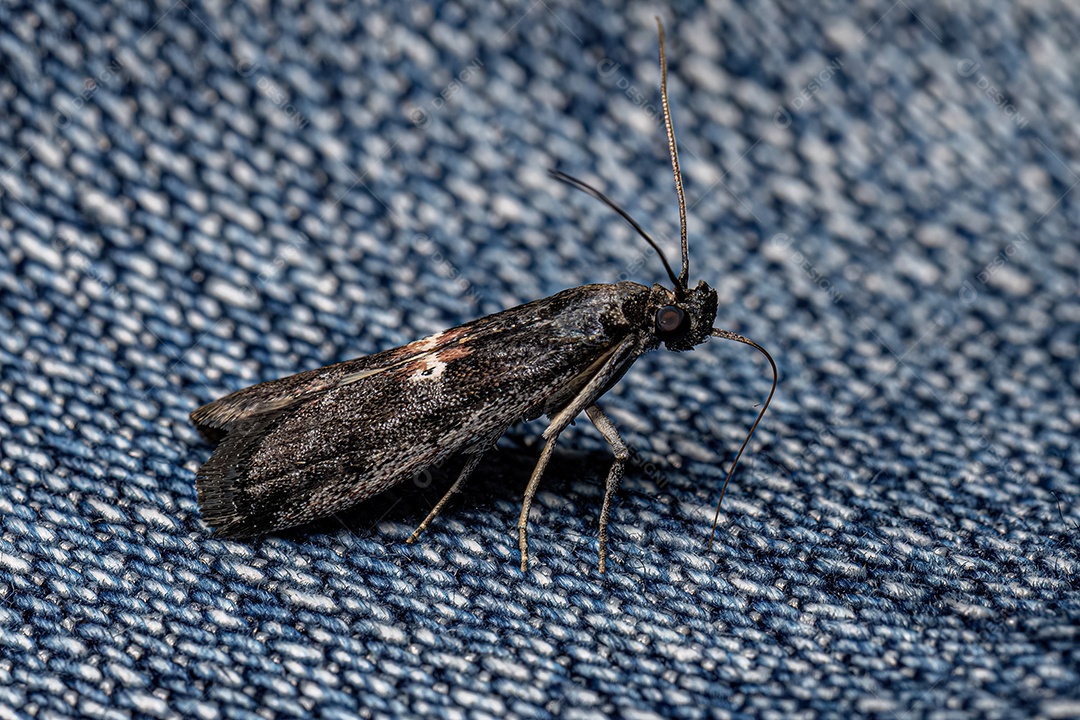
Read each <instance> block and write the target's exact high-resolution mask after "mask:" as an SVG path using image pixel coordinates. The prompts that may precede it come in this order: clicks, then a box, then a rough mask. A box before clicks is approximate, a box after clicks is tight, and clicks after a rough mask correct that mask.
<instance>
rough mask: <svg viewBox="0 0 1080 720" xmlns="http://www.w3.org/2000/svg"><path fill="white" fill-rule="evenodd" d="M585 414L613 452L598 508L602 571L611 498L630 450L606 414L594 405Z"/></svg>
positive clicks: (605, 552) (616, 488) (605, 558)
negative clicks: (601, 505)
mask: <svg viewBox="0 0 1080 720" xmlns="http://www.w3.org/2000/svg"><path fill="white" fill-rule="evenodd" d="M585 414H586V415H588V416H589V419H590V420H592V424H593V425H595V426H596V429H597V430H599V431H600V434H601V435H603V436H604V439H605V440H607V441H608V445H611V451H612V452H613V453H615V462H613V463H612V464H611V470H610V471H609V472H608V476H607V485H606V486H605V487H604V504H603V507H601V509H600V572H604V563H605V561H606V560H607V526H608V520H609V519H610V518H611V499H612V498H613V497H615V491H616V490H618V489H619V483H620V482H622V478H623V471H624V470H625V469H626V461H627V459H628V458H629V457H630V451H629V450H627V449H626V443H625V442H623V439H622V437H621V436H620V435H619V431H618V430H616V429H615V425H614V424H612V422H611V420H609V419H608V416H607V415H605V414H604V412H603V411H602V410H601V409H600V408H598V407H597V406H596V405H590V406H589V407H587V408H585Z"/></svg>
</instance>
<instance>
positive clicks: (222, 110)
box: [0, 0, 1080, 720]
mask: <svg viewBox="0 0 1080 720" xmlns="http://www.w3.org/2000/svg"><path fill="white" fill-rule="evenodd" d="M654 15H659V16H661V17H662V18H663V20H664V22H665V25H666V29H667V40H668V58H669V63H670V74H671V77H670V94H671V102H672V108H673V113H674V119H675V127H676V131H677V134H678V137H679V140H680V143H681V152H682V155H681V158H682V161H683V169H684V172H685V176H686V185H687V198H688V204H689V216H690V222H689V228H690V258H691V265H690V271H691V272H690V274H691V282H692V283H696V282H697V281H698V280H699V279H704V280H706V281H707V282H709V283H710V284H712V285H713V286H715V287H716V288H717V289H718V291H719V294H720V313H719V316H718V318H717V324H718V325H719V326H720V327H723V328H726V329H729V330H733V331H736V332H740V333H743V334H745V335H747V336H749V337H751V338H754V339H755V340H757V341H758V342H760V343H761V344H762V345H764V346H765V347H766V348H768V349H769V350H770V351H771V352H772V353H773V355H774V356H775V357H776V358H777V360H778V363H779V365H780V373H781V379H780V390H779V392H778V395H777V399H776V401H775V403H774V405H773V407H772V410H771V411H770V413H769V414H768V416H767V417H766V419H765V421H764V423H763V425H762V426H761V428H760V429H759V431H758V433H757V435H756V437H755V439H754V441H753V442H752V443H751V446H750V449H749V454H748V455H747V457H746V458H745V465H744V466H743V467H741V469H740V471H739V472H738V473H736V475H735V479H734V481H733V483H732V485H731V487H730V488H729V492H728V495H727V499H726V500H725V504H724V507H723V512H722V513H721V515H720V523H719V526H718V530H717V534H716V542H715V543H714V545H713V547H712V549H711V550H706V546H707V542H708V537H709V530H710V527H711V524H712V518H713V512H714V508H715V503H716V500H717V497H718V495H719V491H720V486H721V483H722V480H723V476H724V472H725V469H726V467H727V466H728V464H729V463H730V462H731V460H732V458H733V456H734V452H735V450H736V449H737V447H738V444H739V442H740V441H741V439H742V437H743V436H744V434H745V432H746V430H747V428H748V427H749V424H750V423H751V422H752V420H753V418H754V416H755V414H756V413H757V410H758V408H759V407H760V403H761V402H762V401H763V400H764V398H765V395H766V393H767V391H768V387H769V379H770V375H769V373H768V369H767V366H766V364H765V363H764V362H763V361H762V359H761V358H760V357H759V356H757V355H756V353H754V352H753V351H752V350H751V349H749V348H746V347H743V346H739V345H737V344H734V343H722V342H711V343H709V344H707V345H705V346H702V347H699V348H698V349H697V350H696V351H695V352H692V353H686V354H680V355H676V354H673V353H668V352H657V353H653V354H651V355H649V356H646V357H643V358H642V359H641V360H639V362H638V364H637V365H635V367H634V368H633V369H632V370H631V372H630V373H629V374H628V375H627V376H626V377H625V378H624V379H623V381H622V382H621V383H620V385H619V386H618V387H617V388H616V389H614V390H613V391H612V392H611V393H609V395H608V396H607V397H606V398H605V399H604V401H602V403H601V407H602V408H604V410H605V411H606V412H607V413H608V414H609V415H610V416H611V418H612V419H613V421H614V422H615V424H616V425H617V426H618V427H619V428H620V429H621V431H622V433H623V435H624V437H625V439H626V440H627V443H628V444H629V445H630V447H631V449H632V458H631V459H632V462H631V464H630V467H629V469H628V472H627V476H626V479H625V481H624V484H623V488H622V491H621V492H620V494H619V495H618V497H617V500H616V503H615V507H614V511H613V514H612V519H611V535H610V543H611V556H610V557H609V562H608V572H607V573H605V574H604V575H603V576H601V575H598V573H597V571H596V560H597V542H596V534H597V523H598V517H599V512H600V501H601V497H602V486H603V480H604V477H605V475H606V473H607V468H608V466H609V464H610V462H611V457H612V456H611V451H610V449H609V448H608V446H607V444H606V443H605V442H604V441H603V439H602V438H601V437H600V436H599V434H598V433H597V432H596V431H595V430H594V429H593V428H592V427H591V426H590V424H589V423H588V422H585V421H584V419H582V421H581V422H579V423H578V424H577V425H576V426H575V427H574V428H571V429H570V430H569V431H568V432H567V433H566V434H564V435H563V437H562V439H561V441H560V449H559V450H558V451H557V452H556V455H555V459H554V460H553V463H552V466H551V469H550V470H549V472H548V473H547V476H546V477H545V478H544V481H543V484H542V490H541V492H540V494H539V496H538V501H537V503H536V505H535V506H534V509H533V513H532V516H531V522H530V530H531V542H532V546H531V547H532V553H533V561H532V566H531V568H530V569H529V571H528V572H527V573H525V574H522V573H521V572H520V570H519V569H518V550H517V537H516V530H515V525H516V521H517V515H518V512H519V510H520V498H521V494H522V492H523V490H524V488H525V485H526V482H527V480H528V476H529V472H530V470H531V468H532V465H533V463H534V462H535V460H536V457H537V454H538V440H539V435H540V433H541V432H542V430H543V427H544V422H545V421H537V422H533V423H530V424H527V425H523V426H517V427H515V428H514V429H512V431H511V432H510V433H509V434H508V436H507V437H506V438H504V439H503V440H502V441H501V442H500V445H499V447H500V451H499V452H495V453H492V454H491V455H489V456H488V457H487V458H486V459H485V461H484V462H483V463H482V464H481V466H480V468H479V470H478V471H477V473H476V475H475V477H474V479H473V480H472V482H470V484H469V485H468V487H467V491H466V492H465V493H463V495H462V496H461V497H459V498H458V499H457V500H455V501H454V502H453V503H452V505H451V506H450V507H449V508H448V509H447V510H446V511H445V512H444V513H443V515H442V516H441V517H439V518H438V520H437V521H436V523H435V524H434V525H433V527H432V528H431V529H430V530H429V531H428V532H427V533H426V534H425V536H424V537H423V539H422V541H421V542H420V543H419V544H417V545H407V544H405V542H404V541H405V538H406V537H408V535H409V533H410V532H411V531H412V529H413V528H414V527H415V525H416V524H417V523H418V522H419V521H420V520H421V519H422V518H423V516H424V515H425V514H426V512H427V510H428V509H429V508H430V507H431V506H432V504H433V503H434V502H435V501H437V500H438V498H439V497H441V495H442V492H443V490H445V488H446V487H447V486H448V484H449V482H451V481H452V479H453V473H454V470H455V469H456V468H455V467H452V466H448V467H446V468H440V469H437V470H436V471H435V472H433V473H432V474H430V475H424V476H422V477H420V478H417V480H416V482H412V483H407V486H406V487H402V488H400V489H399V490H397V491H394V492H391V493H389V494H388V495H387V496H385V497H380V498H378V499H376V500H375V501H373V502H371V503H369V504H367V505H364V506H362V507H359V508H357V509H356V510H355V511H351V512H350V513H347V514H344V515H342V516H339V517H335V518H330V519H328V520H326V521H323V522H320V523H315V524H312V525H309V526H306V527H304V528H299V529H297V530H294V531H289V532H286V533H278V534H275V535H273V536H270V537H267V538H263V539H256V540H253V541H250V542H233V541H220V540H215V539H213V538H212V536H211V534H210V532H209V531H208V529H207V528H206V526H205V525H203V524H202V523H201V521H200V517H199V513H198V507H197V505H196V496H195V489H194V478H195V472H196V470H197V469H198V467H199V465H200V464H201V463H202V462H203V461H205V460H206V459H207V458H208V457H209V456H210V453H211V450H212V448H211V447H210V446H209V445H207V444H206V443H204V442H203V441H202V440H201V439H200V438H199V436H198V434H197V433H196V431H195V430H194V428H193V427H192V426H191V425H190V423H189V421H188V419H187V415H188V413H189V412H190V411H191V410H193V409H195V408H196V407H198V406H199V405H202V404H203V403H206V402H208V401H210V400H213V399H215V398H217V397H219V396H221V395H224V394H226V393H228V392H231V391H233V390H236V389H239V388H242V387H245V386H247V385H250V384H253V383H256V382H259V381H263V380H270V379H273V378H277V377H281V376H284V375H288V374H291V373H294V372H297V371H300V370H306V369H310V368H315V367H319V366H321V365H325V364H328V363H331V362H336V361H339V360H344V359H348V358H351V357H355V356H357V355H362V354H367V353H371V352H375V351H378V350H383V349H387V348H390V347H394V346H396V345H399V344H402V343H405V342H408V341H410V340H413V339H416V338H419V337H422V336H424V335H426V334H429V333H432V332H435V331H438V330H441V329H444V328H447V327H452V326H454V325H457V324H460V323H462V322H465V321H467V320H471V319H473V318H476V317H479V316H481V315H484V314H487V313H491V312H495V311H497V310H501V309H503V308H506V307H511V306H514V305H517V304H521V303H524V302H527V301H530V300H534V299H537V298H540V297H544V296H546V295H550V294H552V293H554V292H557V291H559V290H562V289H564V288H567V287H573V286H576V285H580V284H584V283H590V282H615V281H617V280H620V279H627V278H629V279H633V280H636V281H639V282H642V283H646V284H651V283H653V282H657V281H660V282H664V283H665V284H666V282H667V281H666V279H665V276H664V273H663V268H662V266H661V265H660V263H659V260H658V259H657V258H656V256H655V255H654V254H653V253H652V251H651V250H649V248H648V247H647V246H646V245H645V244H644V243H643V242H642V241H641V240H640V239H639V238H637V237H636V236H635V235H634V233H633V232H632V230H630V229H629V228H628V227H627V226H626V225H625V224H624V223H623V222H622V221H621V220H620V219H619V218H618V217H616V216H615V215H614V214H613V213H612V212H611V211H610V210H608V209H607V208H605V207H604V206H602V205H601V204H600V203H597V202H595V201H594V200H592V199H590V198H588V197H586V196H584V195H582V194H581V193H576V192H574V191H572V190H571V189H570V188H567V187H566V186H563V185H561V184H560V183H558V182H556V181H554V180H552V179H550V178H549V176H548V174H547V173H548V169H549V168H553V167H557V168H560V169H562V170H564V171H566V172H569V173H571V174H574V175H577V176H579V177H581V178H583V179H585V180H587V181H589V182H592V183H595V184H596V185H597V186H598V187H600V188H601V189H603V190H604V191H605V192H606V193H608V194H609V195H610V196H611V197H612V198H614V199H615V200H616V201H618V202H620V203H621V204H623V205H624V206H625V207H626V209H627V210H628V211H629V212H630V213H631V214H632V215H634V216H635V217H636V218H637V220H638V221H639V222H641V223H642V224H643V225H644V226H645V227H646V228H648V229H650V231H652V232H653V233H654V234H655V235H656V237H657V238H658V240H660V242H661V243H662V244H663V245H664V247H665V248H666V249H667V252H668V255H669V257H670V258H671V259H672V261H673V262H674V261H677V257H678V215H677V208H676V204H675V194H674V188H673V184H672V179H671V172H670V165H669V162H668V159H667V148H666V143H665V140H664V137H663V132H662V127H661V115H660V111H659V107H660V105H659V71H658V63H657V38H656V28H655V22H654V20H653V17H654ZM1078 15H1080V13H1078V11H1077V9H1076V7H1075V5H1073V4H1071V3H1068V2H1065V1H1062V2H1056V3H1055V2H1037V1H1033V2H1025V3H1009V2H974V3H961V2H919V1H911V2H905V1H904V0H900V1H899V2H896V3H892V2H890V0H881V1H879V0H874V1H868V2H858V3H851V4H849V3H841V2H820V3H814V2H805V3H804V2H794V1H791V2H766V3H756V2H745V3H744V2H716V3H713V4H710V5H707V6H698V5H696V4H692V3H673V4H670V5H669V4H663V5H652V4H647V3H637V2H635V3H630V4H623V3H617V2H608V3H590V4H589V7H588V8H580V7H576V6H575V5H573V4H569V3H561V2H548V1H545V0H539V1H537V2H535V3H531V2H525V3H520V4H516V3H512V4H503V5H493V4H488V3H464V4H462V3H452V4H445V5H435V6H431V7H421V6H410V5H408V4H401V5H397V4H393V3H388V4H386V5H381V4H379V5H368V4H359V3H343V2H331V1H329V0H316V2H313V3H261V2H256V3H243V4H239V3H238V4H234V3H227V2H198V1H189V0H180V1H179V2H171V1H166V2H159V3H154V4H152V5H142V4H139V3H124V2H111V3H103V4H92V3H90V4H87V3H78V2H75V3H71V4H70V5H66V6H65V5H62V4H51V3H46V2H38V3H30V4H14V5H13V4H11V3H8V2H4V3H3V4H0V66H2V74H0V248H2V251H3V252H2V256H0V363H2V365H0V717H3V718H25V717H38V718H60V717H100V718H143V717H154V718H179V717H185V718H188V717H190V718H208V719H209V718H290V717H320V718H351V717H373V718H386V717H400V716H440V717H448V718H466V717H468V718H484V717H521V718H533V717H538V718H539V717H553V716H565V717H576V718H584V717H599V716H607V715H622V716H625V717H634V718H653V717H686V718H697V717H773V718H777V717H819V716H820V717H829V716H838V717H839V716H845V717H850V716H879V717H883V718H898V719H901V720H903V719H906V718H911V717H940V718H951V717H969V716H979V717H1002V718H1004V717H1015V718H1025V717H1035V716H1038V717H1048V718H1064V717H1078V716H1080V670H1078V668H1080V591H1078V583H1080V581H1078V579H1077V577H1078V573H1080V534H1078V533H1080V531H1078V528H1080V510H1078V503H1080V479H1078V474H1077V467H1078V463H1080V447H1078V444H1077V437H1078V431H1080V396H1078V392H1077V387H1078V385H1080V362H1078V358H1077V346H1078V342H1080V300H1078V299H1077V276H1078V272H1080V243H1078V239H1077V237H1078V236H1077V232H1076V227H1077V225H1078V214H1080V190H1077V189H1076V188H1077V185H1078V184H1080V175H1078V173H1080V144H1078V142H1080V133H1078V117H1080V115H1078V108H1077V98H1078V96H1080V93H1078V84H1077V73H1076V69H1077V68H1078V67H1080V32H1078V28H1080V17H1078Z"/></svg>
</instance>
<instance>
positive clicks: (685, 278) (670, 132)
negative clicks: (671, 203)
mask: <svg viewBox="0 0 1080 720" xmlns="http://www.w3.org/2000/svg"><path fill="white" fill-rule="evenodd" d="M656 31H657V33H659V35H660V104H661V105H663V106H664V125H665V126H666V127H667V142H668V150H669V151H670V152H671V171H672V173H674V175H675V194H676V195H678V196H679V234H680V236H681V239H682V270H681V271H679V281H678V282H677V283H675V294H676V295H681V294H682V292H680V291H683V292H685V291H686V290H687V289H688V287H689V283H690V251H689V249H688V247H687V244H686V195H685V194H683V182H682V170H680V169H679V149H678V148H677V147H675V128H674V126H673V125H672V124H671V107H670V106H669V105H668V95H667V54H666V53H665V52H664V26H663V24H662V23H661V22H660V16H659V15H658V16H656Z"/></svg>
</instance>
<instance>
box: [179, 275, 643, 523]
mask: <svg viewBox="0 0 1080 720" xmlns="http://www.w3.org/2000/svg"><path fill="white" fill-rule="evenodd" d="M641 290H642V291H645V292H647V291H648V288H644V287H641ZM625 294H626V289H625V288H620V287H618V286H612V285H596V286H585V287H582V288H574V289H573V290H570V291H564V292H563V293H559V294H557V295H554V296H552V297H550V298H545V299H544V300H538V301H536V302H534V303H529V304H528V305H523V306H520V307H518V308H513V309H511V310H507V311H504V312H502V313H498V314H496V315H491V316H488V317H486V318H481V319H480V320H476V321H474V322H472V323H469V324H468V325H463V326H461V327H459V328H454V329H452V330H447V331H445V332H443V333H440V334H438V335H434V336H432V337H431V338H425V339H424V340H420V341H417V342H416V343H412V344H411V345H407V346H404V347H403V348H398V349H396V350H389V351H386V353H379V354H377V355H372V356H369V357H368V358H360V359H358V360H355V361H349V362H347V363H340V364H339V365H337V366H330V367H329V368H324V369H323V370H316V371H309V372H307V373H301V374H300V375H298V376H294V377H291V378H285V379H283V380H280V381H273V382H272V383H264V384H263V385H261V386H260V385H257V386H254V387H252V388H249V389H247V390H241V391H240V392H239V393H234V394H233V395H230V396H228V397H226V398H223V399H222V400H219V401H217V402H216V403H211V404H210V405H208V406H206V407H205V408H200V409H199V410H197V411H196V412H195V413H193V419H194V420H195V421H196V423H199V424H201V425H203V426H206V427H208V428H209V429H210V431H212V432H217V433H220V434H223V436H224V437H223V438H222V440H221V443H220V445H219V446H218V448H217V450H216V451H215V452H214V455H213V456H212V457H211V458H210V460H208V461H207V462H206V464H204V465H203V467H202V468H201V469H200V470H199V473H198V476H197V478H196V487H197V489H198V493H199V504H200V506H201V508H202V513H203V518H204V520H205V521H206V522H207V523H208V524H209V525H211V526H213V527H214V528H215V529H216V530H217V532H218V534H219V535H225V536H234V537H239V536H245V535H253V534H259V533H265V532H270V531H272V530H276V529H281V528H286V527H291V526H294V525H299V524H302V523H305V522H308V521H310V520H314V519H316V518H318V517H323V516H326V515H329V514H331V513H333V512H336V511H337V510H342V509H345V508H347V507H349V506H351V505H354V504H356V503H358V502H360V501H362V500H364V499H366V498H368V497H371V496H373V495H375V494H377V493H379V492H382V491H384V490H386V489H388V488H390V487H393V486H394V485H397V484H398V483H400V482H403V481H404V480H406V479H407V478H409V477H412V476H414V475H416V474H417V473H419V472H421V471H423V470H425V469H427V468H429V467H431V466H432V465H436V464H438V463H441V462H442V461H443V460H446V459H449V458H450V457H452V456H454V455H457V454H460V453H462V452H478V451H480V450H482V449H485V448H486V447H488V446H490V445H491V444H493V443H494V442H495V440H497V439H498V437H499V436H500V435H501V434H502V433H503V432H505V430H506V428H507V427H509V426H510V425H511V424H513V423H515V422H517V421H519V420H525V419H532V418H535V417H538V416H539V415H541V414H549V415H551V414H553V413H558V412H559V411H560V410H563V409H564V408H565V407H566V406H567V404H568V403H572V401H573V399H574V398H576V397H578V396H580V394H581V392H582V390H584V389H585V388H586V387H587V386H589V385H590V383H591V381H593V380H595V376H596V375H597V373H602V372H603V370H604V368H606V367H610V362H611V360H612V358H613V356H614V355H616V354H619V352H618V351H620V350H621V349H622V348H624V347H626V346H625V345H624V341H625V340H627V338H628V337H630V336H635V335H634V331H633V327H632V326H631V324H630V323H629V322H628V321H626V320H625V319H624V318H623V317H622V315H621V313H619V312H617V311H613V310H612V309H611V308H612V306H613V305H614V306H615V307H616V308H617V307H618V306H617V305H615V303H616V301H617V300H619V299H621V298H623V297H624V296H625ZM601 318H603V319H601ZM635 337H636V336H635ZM568 420H569V418H566V421H567V422H568Z"/></svg>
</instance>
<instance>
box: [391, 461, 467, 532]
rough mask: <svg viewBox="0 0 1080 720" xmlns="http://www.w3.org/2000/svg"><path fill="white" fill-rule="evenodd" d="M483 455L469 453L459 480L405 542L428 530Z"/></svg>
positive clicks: (459, 474)
mask: <svg viewBox="0 0 1080 720" xmlns="http://www.w3.org/2000/svg"><path fill="white" fill-rule="evenodd" d="M482 457H484V453H482V452H477V453H470V454H469V459H468V460H466V461H465V467H463V468H461V472H460V473H458V477H457V480H455V481H454V484H453V485H451V486H450V489H449V490H447V491H446V494H445V495H443V496H442V500H439V502H437V503H435V507H433V508H431V512H429V513H428V516H427V517H426V518H424V522H422V523H420V526H419V527H417V528H416V529H415V530H413V534H412V535H410V536H409V539H408V540H406V541H405V542H407V543H409V544H410V545H411V544H412V543H414V542H416V540H417V538H419V537H420V533H422V532H424V530H427V526H428V525H430V524H431V521H432V520H434V519H435V516H437V515H438V514H439V513H440V512H442V509H443V507H444V506H445V505H446V503H447V502H449V501H450V498H452V497H453V496H454V495H455V494H456V493H457V491H458V490H460V489H461V485H462V484H463V483H464V482H465V480H466V479H467V478H468V477H469V476H470V475H472V471H473V470H475V469H476V466H477V465H478V464H479V463H480V458H482Z"/></svg>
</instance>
